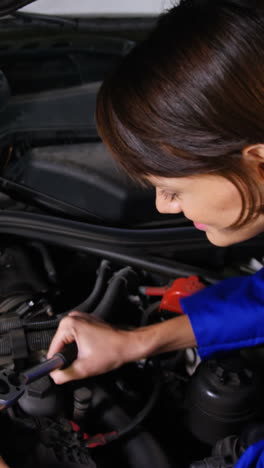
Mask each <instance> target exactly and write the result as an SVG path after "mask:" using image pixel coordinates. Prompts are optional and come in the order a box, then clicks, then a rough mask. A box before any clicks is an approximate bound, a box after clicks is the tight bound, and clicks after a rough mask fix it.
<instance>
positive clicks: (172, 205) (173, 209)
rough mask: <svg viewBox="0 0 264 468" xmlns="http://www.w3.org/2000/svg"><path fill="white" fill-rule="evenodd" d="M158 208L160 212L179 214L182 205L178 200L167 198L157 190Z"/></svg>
mask: <svg viewBox="0 0 264 468" xmlns="http://www.w3.org/2000/svg"><path fill="white" fill-rule="evenodd" d="M156 209H157V210H158V212H159V213H163V214H165V213H169V214H179V213H181V212H182V208H181V205H180V203H179V202H178V201H176V200H174V201H170V200H169V199H168V200H166V199H165V198H164V197H163V196H162V195H160V194H159V193H158V192H157V191H156Z"/></svg>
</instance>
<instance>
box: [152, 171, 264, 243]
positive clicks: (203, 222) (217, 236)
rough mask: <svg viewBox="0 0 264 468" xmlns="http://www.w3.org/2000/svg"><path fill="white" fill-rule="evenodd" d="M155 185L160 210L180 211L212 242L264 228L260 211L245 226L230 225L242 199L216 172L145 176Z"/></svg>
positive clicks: (232, 239)
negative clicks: (181, 175) (196, 174)
mask: <svg viewBox="0 0 264 468" xmlns="http://www.w3.org/2000/svg"><path fill="white" fill-rule="evenodd" d="M148 180H149V182H150V183H151V184H152V185H154V186H155V188H156V207H157V210H158V211H159V212H160V213H171V214H172V213H175V214H178V213H183V214H184V216H185V217H186V218H188V219H189V220H191V221H192V222H193V223H194V225H195V227H196V228H197V229H200V230H202V231H205V233H206V236H207V238H208V239H209V241H210V242H211V243H212V244H215V245H218V246H221V247H224V246H227V245H230V244H235V243H237V242H241V241H244V240H246V239H249V238H251V237H254V236H255V235H257V234H259V233H260V232H262V231H264V214H260V215H259V216H258V217H257V218H256V219H254V220H252V221H250V222H249V223H248V224H247V225H245V226H243V227H239V228H234V227H230V226H232V224H233V223H235V222H236V221H237V219H238V217H239V215H240V212H241V207H242V201H241V197H240V194H239V192H238V190H237V188H236V187H235V186H234V185H233V184H232V183H231V182H230V181H229V180H227V179H225V178H224V177H221V176H216V175H198V176H191V177H177V178H167V177H156V176H155V177H154V176H150V177H148Z"/></svg>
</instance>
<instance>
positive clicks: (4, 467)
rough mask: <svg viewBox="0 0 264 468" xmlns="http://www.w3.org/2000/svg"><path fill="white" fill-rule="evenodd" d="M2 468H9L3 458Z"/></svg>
mask: <svg viewBox="0 0 264 468" xmlns="http://www.w3.org/2000/svg"><path fill="white" fill-rule="evenodd" d="M0 468H9V466H8V465H7V464H6V463H5V461H4V460H3V458H2V457H0Z"/></svg>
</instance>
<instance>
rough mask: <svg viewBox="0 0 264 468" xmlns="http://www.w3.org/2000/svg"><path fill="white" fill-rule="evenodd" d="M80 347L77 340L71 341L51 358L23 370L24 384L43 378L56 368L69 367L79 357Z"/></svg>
mask: <svg viewBox="0 0 264 468" xmlns="http://www.w3.org/2000/svg"><path fill="white" fill-rule="evenodd" d="M77 354H78V348H77V345H76V343H75V342H73V343H70V344H68V345H66V346H64V348H63V349H62V350H61V351H60V352H59V353H56V354H54V356H53V357H52V358H51V359H47V360H46V361H44V362H42V363H41V364H38V365H37V366H35V367H32V368H31V369H28V370H26V371H25V372H23V377H24V379H25V380H24V384H25V385H27V384H30V383H31V382H35V380H38V379H41V377H44V376H45V375H48V374H49V373H50V372H52V371H54V370H56V369H65V368H66V367H69V366H70V365H71V364H72V362H73V361H74V360H75V359H76V358H77Z"/></svg>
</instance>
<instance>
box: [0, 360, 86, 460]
mask: <svg viewBox="0 0 264 468" xmlns="http://www.w3.org/2000/svg"><path fill="white" fill-rule="evenodd" d="M50 376H51V378H52V379H53V380H54V382H55V383H56V384H58V385H61V384H64V383H66V382H70V381H71V380H79V379H84V378H85V377H87V373H85V371H84V365H83V361H81V360H78V359H77V360H76V361H74V362H73V363H72V365H71V366H69V367H67V368H66V369H63V370H55V371H53V372H51V373H50ZM0 468H1V467H0Z"/></svg>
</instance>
